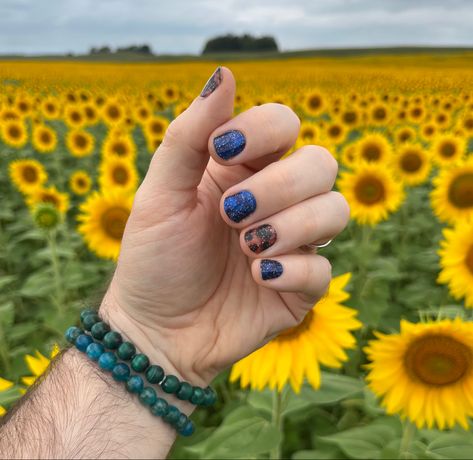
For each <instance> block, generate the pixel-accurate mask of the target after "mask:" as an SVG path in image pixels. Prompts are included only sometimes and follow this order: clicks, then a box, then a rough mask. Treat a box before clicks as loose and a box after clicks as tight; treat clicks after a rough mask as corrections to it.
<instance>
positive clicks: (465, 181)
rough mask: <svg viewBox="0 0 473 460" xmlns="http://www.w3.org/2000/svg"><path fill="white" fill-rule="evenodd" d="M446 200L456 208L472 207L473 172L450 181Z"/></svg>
mask: <svg viewBox="0 0 473 460" xmlns="http://www.w3.org/2000/svg"><path fill="white" fill-rule="evenodd" d="M448 200H449V201H450V202H451V203H452V204H453V205H454V206H456V207H457V208H471V207H473V172H467V173H464V174H460V175H459V176H458V177H456V178H455V179H454V180H453V181H452V183H451V184H450V187H449V189H448Z"/></svg>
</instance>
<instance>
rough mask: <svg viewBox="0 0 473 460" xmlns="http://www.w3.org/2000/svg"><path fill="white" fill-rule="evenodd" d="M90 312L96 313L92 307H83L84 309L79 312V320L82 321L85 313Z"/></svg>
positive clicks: (88, 313)
mask: <svg viewBox="0 0 473 460" xmlns="http://www.w3.org/2000/svg"><path fill="white" fill-rule="evenodd" d="M91 313H97V312H96V311H95V310H94V309H93V308H85V309H84V310H82V311H81V312H80V320H81V322H82V321H84V318H85V317H86V316H87V315H90V314H91Z"/></svg>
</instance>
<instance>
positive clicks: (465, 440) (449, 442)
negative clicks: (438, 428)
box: [426, 432, 473, 459]
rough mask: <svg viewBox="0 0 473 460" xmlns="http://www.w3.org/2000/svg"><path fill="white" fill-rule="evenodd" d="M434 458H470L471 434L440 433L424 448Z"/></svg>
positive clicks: (472, 445)
mask: <svg viewBox="0 0 473 460" xmlns="http://www.w3.org/2000/svg"><path fill="white" fill-rule="evenodd" d="M426 452H427V454H432V455H433V456H434V458H452V459H471V458H473V434H471V433H469V432H465V433H440V434H439V435H438V436H437V438H436V439H434V440H433V441H432V442H431V443H430V444H429V445H428V446H427V449H426Z"/></svg>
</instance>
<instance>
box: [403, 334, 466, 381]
mask: <svg viewBox="0 0 473 460" xmlns="http://www.w3.org/2000/svg"><path fill="white" fill-rule="evenodd" d="M471 360H472V355H471V350H470V349H469V348H468V347H467V346H466V345H465V344H463V343H461V342H459V341H457V340H456V339H454V338H452V337H448V336H442V335H426V336H424V337H421V338H420V339H417V340H415V341H414V342H412V343H411V344H410V345H409V348H408V349H407V351H406V354H405V357H404V365H405V366H406V369H407V371H408V372H409V373H410V374H411V376H413V377H415V378H417V379H418V380H420V381H421V382H423V383H425V384H427V385H433V386H442V385H451V384H453V383H455V382H457V381H458V380H460V379H461V378H462V377H463V376H464V375H465V374H466V373H467V372H468V371H469V369H470V367H471Z"/></svg>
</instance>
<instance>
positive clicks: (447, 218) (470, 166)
mask: <svg viewBox="0 0 473 460" xmlns="http://www.w3.org/2000/svg"><path fill="white" fill-rule="evenodd" d="M433 185H434V189H433V191H432V193H431V195H430V197H431V203H432V208H433V210H434V213H435V215H436V216H437V217H438V218H439V219H440V220H441V221H442V222H450V223H452V224H454V223H456V222H457V221H458V220H461V219H471V218H473V157H470V158H468V159H467V160H465V161H462V162H460V163H458V164H456V165H454V166H452V167H451V168H444V169H442V170H441V171H440V173H439V175H438V176H437V177H435V178H434V180H433Z"/></svg>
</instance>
